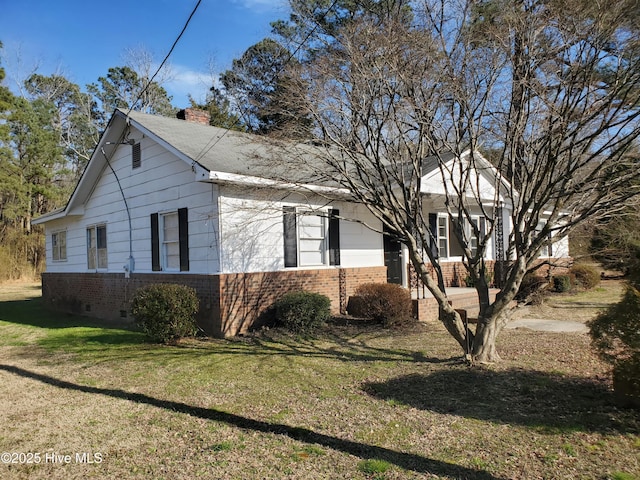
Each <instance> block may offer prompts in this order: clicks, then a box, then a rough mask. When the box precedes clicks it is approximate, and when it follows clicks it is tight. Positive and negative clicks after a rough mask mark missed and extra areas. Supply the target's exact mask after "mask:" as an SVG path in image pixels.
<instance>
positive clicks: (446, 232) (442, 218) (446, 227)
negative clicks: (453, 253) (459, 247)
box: [436, 214, 449, 258]
mask: <svg viewBox="0 0 640 480" xmlns="http://www.w3.org/2000/svg"><path fill="white" fill-rule="evenodd" d="M437 218H438V220H437V223H436V230H437V234H438V238H437V241H438V258H449V215H442V214H438V217H437ZM443 223H444V224H443ZM443 228H444V235H442V233H443ZM443 241H444V246H443V244H442V242H443ZM443 249H444V254H443Z"/></svg>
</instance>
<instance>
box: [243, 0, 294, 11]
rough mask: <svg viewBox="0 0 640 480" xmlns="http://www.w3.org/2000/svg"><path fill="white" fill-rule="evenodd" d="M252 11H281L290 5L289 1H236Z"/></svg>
mask: <svg viewBox="0 0 640 480" xmlns="http://www.w3.org/2000/svg"><path fill="white" fill-rule="evenodd" d="M234 3H239V4H240V5H242V6H243V7H245V8H248V9H250V10H261V11H265V10H280V9H282V8H283V7H285V6H288V5H289V2H288V1H287V0H234Z"/></svg>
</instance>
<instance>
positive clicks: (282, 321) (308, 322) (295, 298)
mask: <svg viewBox="0 0 640 480" xmlns="http://www.w3.org/2000/svg"><path fill="white" fill-rule="evenodd" d="M275 316H276V324H277V325H279V326H282V327H284V328H286V329H287V330H289V331H291V332H294V333H310V332H313V331H314V330H316V329H318V328H319V327H320V326H322V324H323V323H324V322H326V321H327V320H328V319H329V318H330V317H331V300H329V297H327V296H325V295H321V294H319V293H312V292H290V293H287V294H286V295H284V296H283V297H282V298H280V299H279V300H278V301H277V302H276V303H275Z"/></svg>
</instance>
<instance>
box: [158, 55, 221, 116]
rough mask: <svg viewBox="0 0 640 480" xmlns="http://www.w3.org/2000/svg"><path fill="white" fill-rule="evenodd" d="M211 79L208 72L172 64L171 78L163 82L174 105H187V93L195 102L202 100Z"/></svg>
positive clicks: (209, 86) (211, 82)
mask: <svg viewBox="0 0 640 480" xmlns="http://www.w3.org/2000/svg"><path fill="white" fill-rule="evenodd" d="M213 81H214V80H213V79H212V78H211V74H210V73H208V72H204V71H197V70H193V69H191V68H189V67H185V66H183V65H175V64H172V65H171V79H170V80H169V81H167V82H165V84H164V87H165V88H166V90H167V92H168V93H169V95H171V96H172V97H173V102H172V103H173V104H174V105H175V106H176V107H187V106H188V95H191V96H192V97H193V99H194V100H195V101H196V102H204V100H205V99H206V96H207V92H208V91H209V88H211V85H212V84H213Z"/></svg>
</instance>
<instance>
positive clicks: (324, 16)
mask: <svg viewBox="0 0 640 480" xmlns="http://www.w3.org/2000/svg"><path fill="white" fill-rule="evenodd" d="M337 3H338V0H333V2H331V5H329V7H328V8H327V9H326V10H325V11H324V13H323V14H322V16H321V17H320V19H319V20H318V21H316V24H315V26H314V27H313V28H312V29H311V31H309V33H308V34H307V35H306V36H305V37H304V38H303V39H302V41H301V42H300V44H299V45H298V46H297V47H296V49H295V50H294V51H293V52H291V53H290V54H289V56H288V57H287V59H286V60H285V62H284V63H283V64H282V66H281V67H280V68H279V69H278V70H277V71H276V72H274V73H273V75H272V76H271V78H270V79H268V82H269V83H271V82H273V81H274V80H275V79H276V78H277V77H278V75H280V73H282V70H283V69H284V68H285V67H286V66H287V64H288V63H289V62H290V61H291V60H292V59H293V57H294V56H296V54H297V53H298V52H299V51H300V49H301V48H302V46H303V45H304V44H305V43H306V42H307V40H309V38H311V35H313V34H314V33H315V32H316V30H317V29H318V27H319V26H320V23H322V21H323V20H324V19H325V18H326V16H327V15H328V14H329V12H330V11H331V10H333V8H334V7H335V6H336V4H337ZM239 121H240V118H238V119H236V121H235V122H233V124H232V125H231V126H230V127H227V128H225V130H224V132H223V133H222V135H220V136H219V137H218V138H217V139H216V141H215V142H213V143H212V144H211V145H210V146H207V145H208V144H209V143H210V142H211V141H209V142H208V143H207V145H205V146H204V147H203V149H202V151H201V152H200V153H199V154H198V155H196V158H195V159H194V162H198V161H199V160H200V159H202V158H203V157H204V156H205V155H206V154H207V153H209V152H210V151H211V149H212V148H213V147H215V146H216V145H217V144H218V142H220V140H222V139H223V138H224V137H225V136H226V135H227V133H229V132H230V131H231V129H232V128H233V127H235V126H236V125H237V124H238V122H239ZM211 140H213V138H212V139H211Z"/></svg>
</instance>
